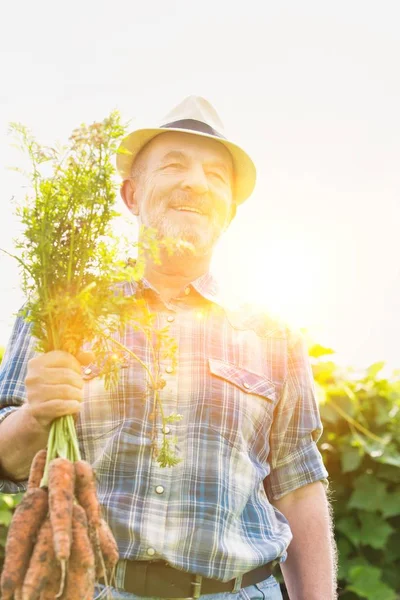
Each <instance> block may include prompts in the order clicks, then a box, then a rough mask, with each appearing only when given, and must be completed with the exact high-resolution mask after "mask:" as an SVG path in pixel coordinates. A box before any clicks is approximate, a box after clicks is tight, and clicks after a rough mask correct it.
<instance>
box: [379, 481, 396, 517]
mask: <svg viewBox="0 0 400 600" xmlns="http://www.w3.org/2000/svg"><path fill="white" fill-rule="evenodd" d="M380 510H381V511H382V514H383V516H384V517H386V518H387V517H395V516H396V515H400V487H399V486H398V487H397V489H396V491H394V492H391V493H387V494H386V496H385V498H384V499H383V501H382V504H381V506H380Z"/></svg>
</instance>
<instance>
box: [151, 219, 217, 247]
mask: <svg viewBox="0 0 400 600" xmlns="http://www.w3.org/2000/svg"><path fill="white" fill-rule="evenodd" d="M145 225H146V226H148V227H151V228H153V229H155V230H156V231H157V239H158V240H160V241H161V240H162V239H164V238H172V239H174V240H181V241H182V242H185V243H187V244H190V245H191V247H189V248H188V247H185V245H182V246H177V248H176V251H175V254H178V255H179V256H199V257H200V256H206V255H207V254H210V252H211V251H212V249H213V248H214V246H215V244H216V243H217V241H218V239H219V237H220V235H221V233H222V231H221V227H220V226H219V225H218V224H217V223H216V222H215V219H212V220H211V221H210V222H209V224H208V226H207V228H206V227H204V228H203V229H200V228H197V227H194V226H192V225H190V224H189V223H187V224H185V223H183V224H180V225H178V224H177V223H174V222H173V221H172V219H168V218H166V216H165V214H154V213H153V215H152V218H151V219H150V222H149V223H146V224H145Z"/></svg>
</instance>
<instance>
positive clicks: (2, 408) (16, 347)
mask: <svg viewBox="0 0 400 600" xmlns="http://www.w3.org/2000/svg"><path fill="white" fill-rule="evenodd" d="M34 346H35V340H34V338H32V336H31V335H30V326H29V324H27V323H25V321H23V319H22V318H21V317H17V319H16V321H15V323H14V327H13V330H12V333H11V337H10V340H9V343H8V345H7V348H6V352H5V354H4V357H3V361H2V363H1V365H0V424H1V423H2V422H3V421H4V420H5V419H6V418H7V417H8V416H9V415H10V414H11V413H13V412H15V411H16V410H19V408H20V407H21V406H22V405H23V404H24V402H25V401H26V389H25V378H26V373H27V366H28V360H29V359H30V358H32V357H33V356H34V354H35V349H34ZM26 486H27V481H18V482H16V481H12V480H10V479H7V478H5V477H4V474H3V473H2V472H1V465H0V492H1V493H3V494H17V493H19V492H24V491H26Z"/></svg>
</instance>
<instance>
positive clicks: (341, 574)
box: [338, 554, 369, 579]
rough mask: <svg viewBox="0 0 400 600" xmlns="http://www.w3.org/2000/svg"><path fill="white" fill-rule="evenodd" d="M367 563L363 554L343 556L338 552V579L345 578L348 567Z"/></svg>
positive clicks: (366, 564)
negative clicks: (352, 556)
mask: <svg viewBox="0 0 400 600" xmlns="http://www.w3.org/2000/svg"><path fill="white" fill-rule="evenodd" d="M368 565H369V563H368V561H367V559H366V558H364V557H363V556H356V557H354V558H349V559H348V558H343V557H342V556H341V555H340V554H339V565H338V566H339V570H338V579H347V577H348V573H349V571H350V569H352V568H353V567H360V566H368Z"/></svg>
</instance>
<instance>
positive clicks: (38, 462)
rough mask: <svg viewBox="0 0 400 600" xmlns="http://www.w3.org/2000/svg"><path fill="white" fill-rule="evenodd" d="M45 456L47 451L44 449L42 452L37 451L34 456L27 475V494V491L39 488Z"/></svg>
mask: <svg viewBox="0 0 400 600" xmlns="http://www.w3.org/2000/svg"><path fill="white" fill-rule="evenodd" d="M46 456H47V450H46V449H45V448H44V449H43V450H39V452H37V454H36V455H35V457H34V459H33V461H32V466H31V470H30V473H29V481H28V492H29V490H32V489H34V488H38V487H39V486H40V482H41V481H42V477H43V473H44V467H45V464H46Z"/></svg>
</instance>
